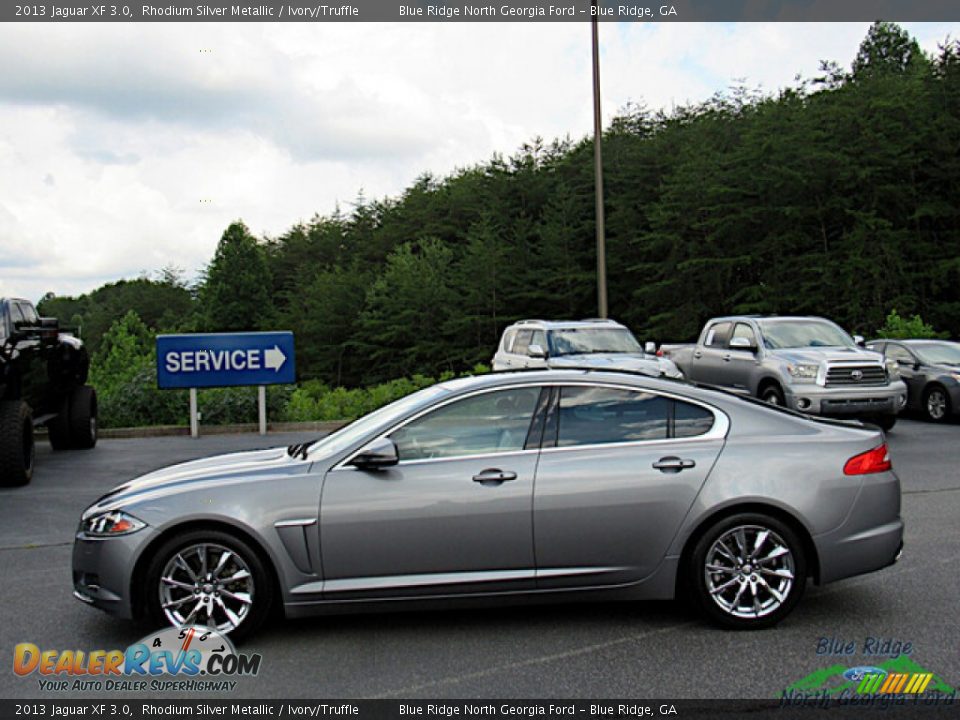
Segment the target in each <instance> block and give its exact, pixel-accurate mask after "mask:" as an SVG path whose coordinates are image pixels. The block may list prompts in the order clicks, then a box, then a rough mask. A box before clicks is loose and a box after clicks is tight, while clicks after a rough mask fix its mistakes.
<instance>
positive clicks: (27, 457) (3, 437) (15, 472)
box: [0, 400, 34, 485]
mask: <svg viewBox="0 0 960 720" xmlns="http://www.w3.org/2000/svg"><path fill="white" fill-rule="evenodd" d="M33 458H34V445H33V413H32V412H31V411H30V406H29V405H27V404H26V403H25V402H23V401H22V400H3V401H0V485H26V484H27V483H29V482H30V480H32V479H33Z"/></svg>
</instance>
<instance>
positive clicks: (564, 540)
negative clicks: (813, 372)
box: [533, 384, 728, 589]
mask: <svg viewBox="0 0 960 720" xmlns="http://www.w3.org/2000/svg"><path fill="white" fill-rule="evenodd" d="M554 395H555V397H554V399H553V401H552V405H551V411H550V412H549V414H548V416H547V419H546V427H545V431H544V440H543V449H542V451H541V455H540V463H539V466H538V468H537V478H536V486H535V491H534V501H533V516H534V547H535V548H536V560H537V587H538V588H542V589H549V588H561V587H578V586H583V587H588V586H602V585H613V584H623V583H632V582H637V581H640V580H642V579H644V578H646V577H647V576H649V575H650V574H651V573H652V572H653V571H654V570H655V569H656V568H657V566H658V565H659V564H660V562H661V560H662V559H663V557H664V555H665V554H666V552H667V548H668V547H669V546H670V542H671V540H672V539H673V537H674V536H675V535H676V533H677V530H678V528H679V527H680V523H681V521H682V520H683V518H684V516H685V515H686V513H687V512H688V510H689V509H690V506H691V505H692V503H693V501H694V498H695V497H696V496H697V493H698V492H699V491H700V488H701V486H702V485H703V483H704V481H705V480H706V477H707V475H708V474H709V472H710V469H711V468H712V467H713V464H714V462H715V461H716V459H717V456H718V455H719V453H720V450H721V448H722V447H723V443H724V437H725V435H726V429H727V427H728V420H727V419H726V416H725V415H724V414H723V413H721V412H719V411H717V410H714V409H711V408H708V407H707V406H705V405H702V404H700V403H696V402H688V401H685V400H680V399H677V398H673V397H670V396H667V395H661V394H657V393H652V392H647V391H643V390H639V389H633V388H626V387H616V386H601V385H573V384H571V385H564V386H562V387H559V388H558V389H557V390H556V391H555V393H554Z"/></svg>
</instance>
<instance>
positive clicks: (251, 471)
mask: <svg viewBox="0 0 960 720" xmlns="http://www.w3.org/2000/svg"><path fill="white" fill-rule="evenodd" d="M310 465H311V463H310V462H306V461H304V460H302V459H300V458H293V457H291V456H290V455H289V454H288V453H287V449H286V447H275V448H268V449H265V450H248V451H244V452H236V453H229V454H227V455H214V456H213V457H208V458H202V459H200V460H191V461H189V462H184V463H179V464H177V465H170V466H169V467H165V468H161V469H159V470H154V471H153V472H149V473H147V474H146V475H141V476H139V477H137V478H134V479H133V480H130V481H129V482H126V483H123V484H121V485H118V486H117V487H115V488H114V489H113V490H111V491H110V492H109V493H107V494H106V495H104V496H103V497H101V498H100V499H99V500H97V502H95V503H94V504H93V505H91V506H90V507H89V508H87V510H85V511H84V513H83V517H84V518H87V517H89V516H90V515H92V514H95V513H99V512H104V511H106V510H113V509H116V508H118V507H122V506H124V505H127V504H130V503H132V502H142V501H143V500H146V499H149V498H154V497H160V496H165V495H169V494H171V493H176V492H180V491H183V490H193V489H195V488H196V487H197V486H198V485H201V484H206V483H224V482H240V481H241V480H242V481H247V480H256V479H258V478H261V477H275V476H277V475H278V474H282V475H293V474H300V473H305V472H307V471H308V470H309V469H310Z"/></svg>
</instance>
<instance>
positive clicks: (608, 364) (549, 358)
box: [493, 319, 683, 378]
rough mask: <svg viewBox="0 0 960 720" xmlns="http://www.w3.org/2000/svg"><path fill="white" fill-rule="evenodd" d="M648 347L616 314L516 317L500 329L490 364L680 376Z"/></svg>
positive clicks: (497, 367)
mask: <svg viewBox="0 0 960 720" xmlns="http://www.w3.org/2000/svg"><path fill="white" fill-rule="evenodd" d="M652 345H653V344H652V343H648V347H647V351H646V352H645V351H644V348H642V347H641V346H640V343H639V342H637V339H636V338H635V337H634V336H633V333H632V332H630V330H628V329H627V328H626V327H624V326H623V325H621V324H620V323H618V322H615V321H614V320H595V319H591V320H570V321H562V320H520V321H518V322H516V323H514V324H513V325H511V326H510V327H508V328H507V329H506V330H504V331H503V337H502V338H500V347H499V348H497V354H496V355H494V356H493V369H494V370H520V369H523V368H570V367H590V368H598V369H607V370H632V371H634V372H642V373H644V374H646V375H653V376H655V377H658V376H661V375H665V376H667V377H674V378H682V377H683V373H681V372H680V370H679V369H677V366H676V365H674V364H673V361H672V360H669V359H667V358H663V357H657V356H656V355H655V354H654V352H655V351H654V348H653V347H652Z"/></svg>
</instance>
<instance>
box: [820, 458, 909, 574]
mask: <svg viewBox="0 0 960 720" xmlns="http://www.w3.org/2000/svg"><path fill="white" fill-rule="evenodd" d="M863 477H864V481H863V484H862V485H861V486H860V491H859V492H858V493H857V497H856V499H855V500H854V501H853V506H852V507H851V508H850V512H849V513H848V515H847V517H846V519H845V520H844V521H843V523H842V524H841V525H840V527H838V528H836V529H834V530H831V531H830V532H827V533H823V534H822V535H817V536H814V538H813V542H814V545H815V546H816V548H817V555H818V557H819V561H820V573H819V578H818V579H819V582H820V583H821V584H823V583H828V582H833V581H834V580H841V579H843V578H846V577H851V576H853V575H862V574H863V573H868V572H872V571H874V570H880V569H881V568H885V567H887V566H888V565H892V564H893V563H895V562H896V561H897V560H898V559H899V558H900V554H901V552H902V551H903V519H902V518H901V517H900V479H899V478H898V477H897V476H896V474H894V473H893V472H892V471H891V472H885V473H876V474H872V475H864V476H863Z"/></svg>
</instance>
